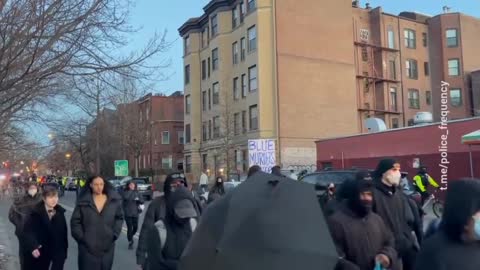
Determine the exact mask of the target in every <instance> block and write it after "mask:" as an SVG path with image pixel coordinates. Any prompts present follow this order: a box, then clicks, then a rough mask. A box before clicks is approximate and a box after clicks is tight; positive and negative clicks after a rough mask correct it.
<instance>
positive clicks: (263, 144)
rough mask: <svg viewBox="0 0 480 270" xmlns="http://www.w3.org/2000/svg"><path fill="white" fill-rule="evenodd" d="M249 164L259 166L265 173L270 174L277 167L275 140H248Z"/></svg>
mask: <svg viewBox="0 0 480 270" xmlns="http://www.w3.org/2000/svg"><path fill="white" fill-rule="evenodd" d="M248 162H249V163H248V164H249V165H250V166H253V165H258V166H260V167H261V168H262V171H264V172H268V173H269V172H270V171H271V169H272V167H273V166H275V165H277V164H276V158H275V140H272V139H259V140H248Z"/></svg>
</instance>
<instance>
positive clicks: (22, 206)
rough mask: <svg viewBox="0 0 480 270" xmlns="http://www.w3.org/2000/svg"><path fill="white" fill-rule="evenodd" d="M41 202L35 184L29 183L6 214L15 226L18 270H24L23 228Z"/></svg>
mask: <svg viewBox="0 0 480 270" xmlns="http://www.w3.org/2000/svg"><path fill="white" fill-rule="evenodd" d="M41 201H42V196H41V195H40V192H39V190H38V186H37V184H36V183H34V182H31V183H28V185H27V190H26V194H25V196H23V197H22V198H20V199H19V200H15V201H14V202H13V204H12V206H11V207H10V211H9V212H8V219H9V220H10V222H11V223H12V224H13V225H15V235H16V236H17V238H18V249H19V252H18V258H19V261H20V269H21V270H26V268H25V266H24V259H25V250H24V246H25V243H24V242H25V241H24V237H23V236H24V228H25V223H26V222H27V219H28V217H30V214H31V213H32V211H33V209H34V208H35V206H36V205H37V204H38V203H39V202H41Z"/></svg>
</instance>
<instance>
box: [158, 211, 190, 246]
mask: <svg viewBox="0 0 480 270" xmlns="http://www.w3.org/2000/svg"><path fill="white" fill-rule="evenodd" d="M197 225H198V221H197V220H196V219H194V218H191V219H190V229H191V230H192V233H193V232H194V231H195V229H196V228H197ZM155 228H156V229H157V231H158V236H159V238H160V245H161V250H162V252H163V249H164V248H165V244H166V243H167V235H168V233H167V227H166V226H165V223H164V222H163V220H161V219H160V220H158V221H157V222H155Z"/></svg>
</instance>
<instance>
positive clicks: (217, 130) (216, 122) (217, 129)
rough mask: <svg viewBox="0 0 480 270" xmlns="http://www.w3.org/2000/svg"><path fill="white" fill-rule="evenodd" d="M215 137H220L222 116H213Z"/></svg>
mask: <svg viewBox="0 0 480 270" xmlns="http://www.w3.org/2000/svg"><path fill="white" fill-rule="evenodd" d="M213 138H214V139H217V138H220V116H215V117H213Z"/></svg>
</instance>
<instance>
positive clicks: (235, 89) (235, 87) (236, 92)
mask: <svg viewBox="0 0 480 270" xmlns="http://www.w3.org/2000/svg"><path fill="white" fill-rule="evenodd" d="M233 99H234V100H238V99H240V89H239V88H238V77H236V78H234V79H233Z"/></svg>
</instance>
